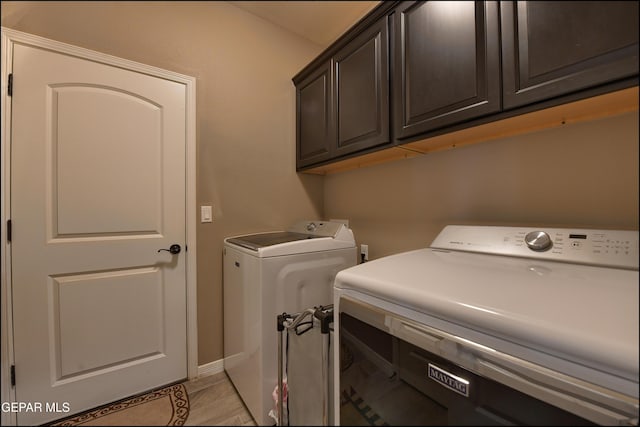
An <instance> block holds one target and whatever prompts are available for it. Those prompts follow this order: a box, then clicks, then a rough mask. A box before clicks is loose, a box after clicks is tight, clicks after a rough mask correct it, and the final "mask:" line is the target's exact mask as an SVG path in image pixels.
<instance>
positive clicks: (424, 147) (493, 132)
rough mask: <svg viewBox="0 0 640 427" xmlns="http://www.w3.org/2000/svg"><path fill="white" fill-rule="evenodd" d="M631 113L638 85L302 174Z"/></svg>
mask: <svg viewBox="0 0 640 427" xmlns="http://www.w3.org/2000/svg"><path fill="white" fill-rule="evenodd" d="M631 111H638V86H635V87H631V88H628V89H624V90H620V91H617V92H611V93H607V94H604V95H599V96H595V97H592V98H587V99H582V100H580V101H575V102H571V103H568V104H562V105H559V106H556V107H551V108H547V109H544V110H538V111H535V112H532V113H528V114H522V115H519V116H515V117H509V118H506V119H502V120H499V121H495V122H490V123H485V124H482V125H478V126H474V127H470V128H466V129H462V130H458V131H454V132H450V133H446V134H443V135H438V136H434V137H431V138H426V139H423V140H420V141H415V142H410V143H407V144H402V145H396V146H394V147H390V148H387V149H383V150H379V151H375V152H372V153H368V154H364V155H361V156H356V157H350V158H347V159H345V160H340V161H337V162H334V163H329V164H326V165H321V166H317V167H314V168H310V169H307V170H304V171H301V172H302V173H307V174H317V175H327V174H332V173H337V172H344V171H347V170H353V169H358V168H362V167H367V166H372V165H376V164H380V163H387V162H390V161H395V160H401V159H406V158H411V157H416V156H420V155H422V154H425V153H431V152H434V151H439V150H447V149H451V148H456V147H461V146H463V145H469V144H476V143H478V142H484V141H489V140H495V139H499V138H505V137H510V136H515V135H522V134H526V133H530V132H536V131H540V130H543V129H551V128H555V127H560V126H564V125H567V124H572V123H579V122H584V121H589V120H595V119H600V118H605V117H610V116H616V115H619V114H624V113H627V112H631Z"/></svg>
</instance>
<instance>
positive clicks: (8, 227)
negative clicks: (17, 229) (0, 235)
mask: <svg viewBox="0 0 640 427" xmlns="http://www.w3.org/2000/svg"><path fill="white" fill-rule="evenodd" d="M10 241H11V220H8V221H7V242H10Z"/></svg>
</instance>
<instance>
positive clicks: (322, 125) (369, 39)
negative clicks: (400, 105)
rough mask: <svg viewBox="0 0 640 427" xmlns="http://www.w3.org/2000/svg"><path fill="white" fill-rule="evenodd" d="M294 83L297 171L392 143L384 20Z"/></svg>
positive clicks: (384, 18) (302, 74)
mask: <svg viewBox="0 0 640 427" xmlns="http://www.w3.org/2000/svg"><path fill="white" fill-rule="evenodd" d="M294 84H295V86H296V98H297V126H296V128H297V135H296V139H297V141H296V143H297V159H296V167H297V169H301V168H304V167H305V166H308V165H313V164H318V163H322V162H325V161H327V160H332V159H335V158H339V157H341V156H344V155H347V154H351V153H355V152H359V151H362V150H366V149H369V148H373V147H377V146H380V145H383V144H388V143H391V137H390V134H389V37H388V25H387V17H386V16H384V17H382V18H381V19H380V20H378V21H377V22H375V23H374V24H372V25H370V26H367V28H366V29H365V30H364V31H362V32H361V33H359V34H358V35H357V36H355V37H354V38H353V39H351V40H350V41H348V42H347V43H346V44H344V45H343V46H342V47H341V48H339V49H338V50H336V51H335V53H334V54H333V55H332V56H331V58H329V59H328V60H327V61H325V62H323V63H322V65H321V66H320V67H318V68H311V69H310V70H303V72H302V73H300V74H299V75H298V76H296V77H294Z"/></svg>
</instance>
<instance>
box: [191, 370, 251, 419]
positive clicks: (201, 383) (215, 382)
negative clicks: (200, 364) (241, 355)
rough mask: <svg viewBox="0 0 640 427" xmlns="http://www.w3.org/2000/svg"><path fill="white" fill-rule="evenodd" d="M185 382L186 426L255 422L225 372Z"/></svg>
mask: <svg viewBox="0 0 640 427" xmlns="http://www.w3.org/2000/svg"><path fill="white" fill-rule="evenodd" d="M184 385H185V388H186V389H187V393H188V395H189V417H188V418H187V422H186V423H185V425H186V426H215V425H225V426H255V425H256V423H255V421H254V420H253V418H252V417H251V414H250V413H249V411H248V410H247V407H246V406H245V405H244V403H243V402H242V399H240V396H239V395H238V392H237V391H236V389H235V388H234V387H233V384H232V383H231V381H230V380H229V377H228V376H227V374H226V373H225V372H220V373H217V374H213V375H207V376H203V377H200V378H197V379H195V380H192V381H187V382H185V383H184Z"/></svg>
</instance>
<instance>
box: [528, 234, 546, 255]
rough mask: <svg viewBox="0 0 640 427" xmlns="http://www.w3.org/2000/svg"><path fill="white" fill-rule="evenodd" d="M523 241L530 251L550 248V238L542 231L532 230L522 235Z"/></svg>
mask: <svg viewBox="0 0 640 427" xmlns="http://www.w3.org/2000/svg"><path fill="white" fill-rule="evenodd" d="M524 241H525V243H526V244H527V246H528V247H529V249H531V250H532V251H536V252H542V251H546V250H548V249H549V248H551V243H552V242H551V238H550V237H549V235H548V234H547V233H545V232H544V231H532V232H531V233H527V235H526V236H524Z"/></svg>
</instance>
